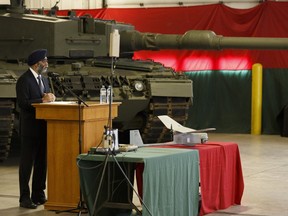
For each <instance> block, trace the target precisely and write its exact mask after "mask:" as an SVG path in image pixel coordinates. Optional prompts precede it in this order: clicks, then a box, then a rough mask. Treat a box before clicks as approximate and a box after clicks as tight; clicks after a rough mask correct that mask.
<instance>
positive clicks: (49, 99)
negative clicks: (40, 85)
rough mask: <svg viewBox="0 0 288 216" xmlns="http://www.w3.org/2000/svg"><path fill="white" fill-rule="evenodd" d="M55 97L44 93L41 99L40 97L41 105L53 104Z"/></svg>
mask: <svg viewBox="0 0 288 216" xmlns="http://www.w3.org/2000/svg"><path fill="white" fill-rule="evenodd" d="M55 99H56V97H55V95H54V94H52V93H44V95H43V97H42V102H43V103H48V102H53V101H55Z"/></svg>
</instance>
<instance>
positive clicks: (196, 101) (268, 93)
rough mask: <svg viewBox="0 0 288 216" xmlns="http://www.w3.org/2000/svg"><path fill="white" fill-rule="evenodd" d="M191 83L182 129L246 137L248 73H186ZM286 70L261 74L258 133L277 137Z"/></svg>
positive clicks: (285, 100)
mask: <svg viewBox="0 0 288 216" xmlns="http://www.w3.org/2000/svg"><path fill="white" fill-rule="evenodd" d="M186 75H187V76H188V77H189V78H190V79H191V80H192V81H193V94H194V98H193V104H192V106H191V108H190V110H189V117H188V120H187V123H186V126H188V127H192V128H195V129H201V128H207V127H215V128H216V132H223V133H250V131H251V82H252V76H251V71H250V70H237V71H232V70H231V71H228V70H223V71H222V70H221V71H193V72H186ZM287 83H288V69H264V70H263V106H262V133H263V134H279V133H280V128H281V127H280V126H279V122H278V121H277V116H278V115H279V113H280V111H281V110H282V109H283V107H284V106H285V105H287V104H288V85H287Z"/></svg>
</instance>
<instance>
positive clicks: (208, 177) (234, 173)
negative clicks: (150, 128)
mask: <svg viewBox="0 0 288 216" xmlns="http://www.w3.org/2000/svg"><path fill="white" fill-rule="evenodd" d="M155 147H156V146H155ZM159 147H161V148H186V149H197V150H198V151H199V158H200V191H201V209H200V213H199V215H200V216H201V215H204V214H208V213H211V212H214V211H217V210H220V209H226V208H228V207H229V206H231V205H240V204H241V199H242V195H243V191H244V179H243V174H242V166H241V159H240V153H239V148H238V145H237V144H236V143H230V142H207V143H205V144H197V145H194V146H187V145H181V144H175V145H162V146H157V148H159ZM143 168H144V167H143V164H139V165H138V167H137V169H136V175H137V185H138V192H139V195H140V196H141V195H142V172H143Z"/></svg>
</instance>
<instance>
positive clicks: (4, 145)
mask: <svg viewBox="0 0 288 216" xmlns="http://www.w3.org/2000/svg"><path fill="white" fill-rule="evenodd" d="M14 107H15V106H14V102H13V101H12V100H5V99H2V100H0V162H2V161H4V160H6V159H7V157H8V155H9V151H10V147H11V138H12V132H13V124H14V114H13V110H14Z"/></svg>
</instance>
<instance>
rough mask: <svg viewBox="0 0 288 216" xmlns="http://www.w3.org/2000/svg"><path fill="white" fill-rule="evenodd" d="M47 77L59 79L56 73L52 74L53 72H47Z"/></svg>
mask: <svg viewBox="0 0 288 216" xmlns="http://www.w3.org/2000/svg"><path fill="white" fill-rule="evenodd" d="M47 75H48V76H49V77H59V76H60V75H59V74H58V73H54V72H50V71H49V72H47Z"/></svg>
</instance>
